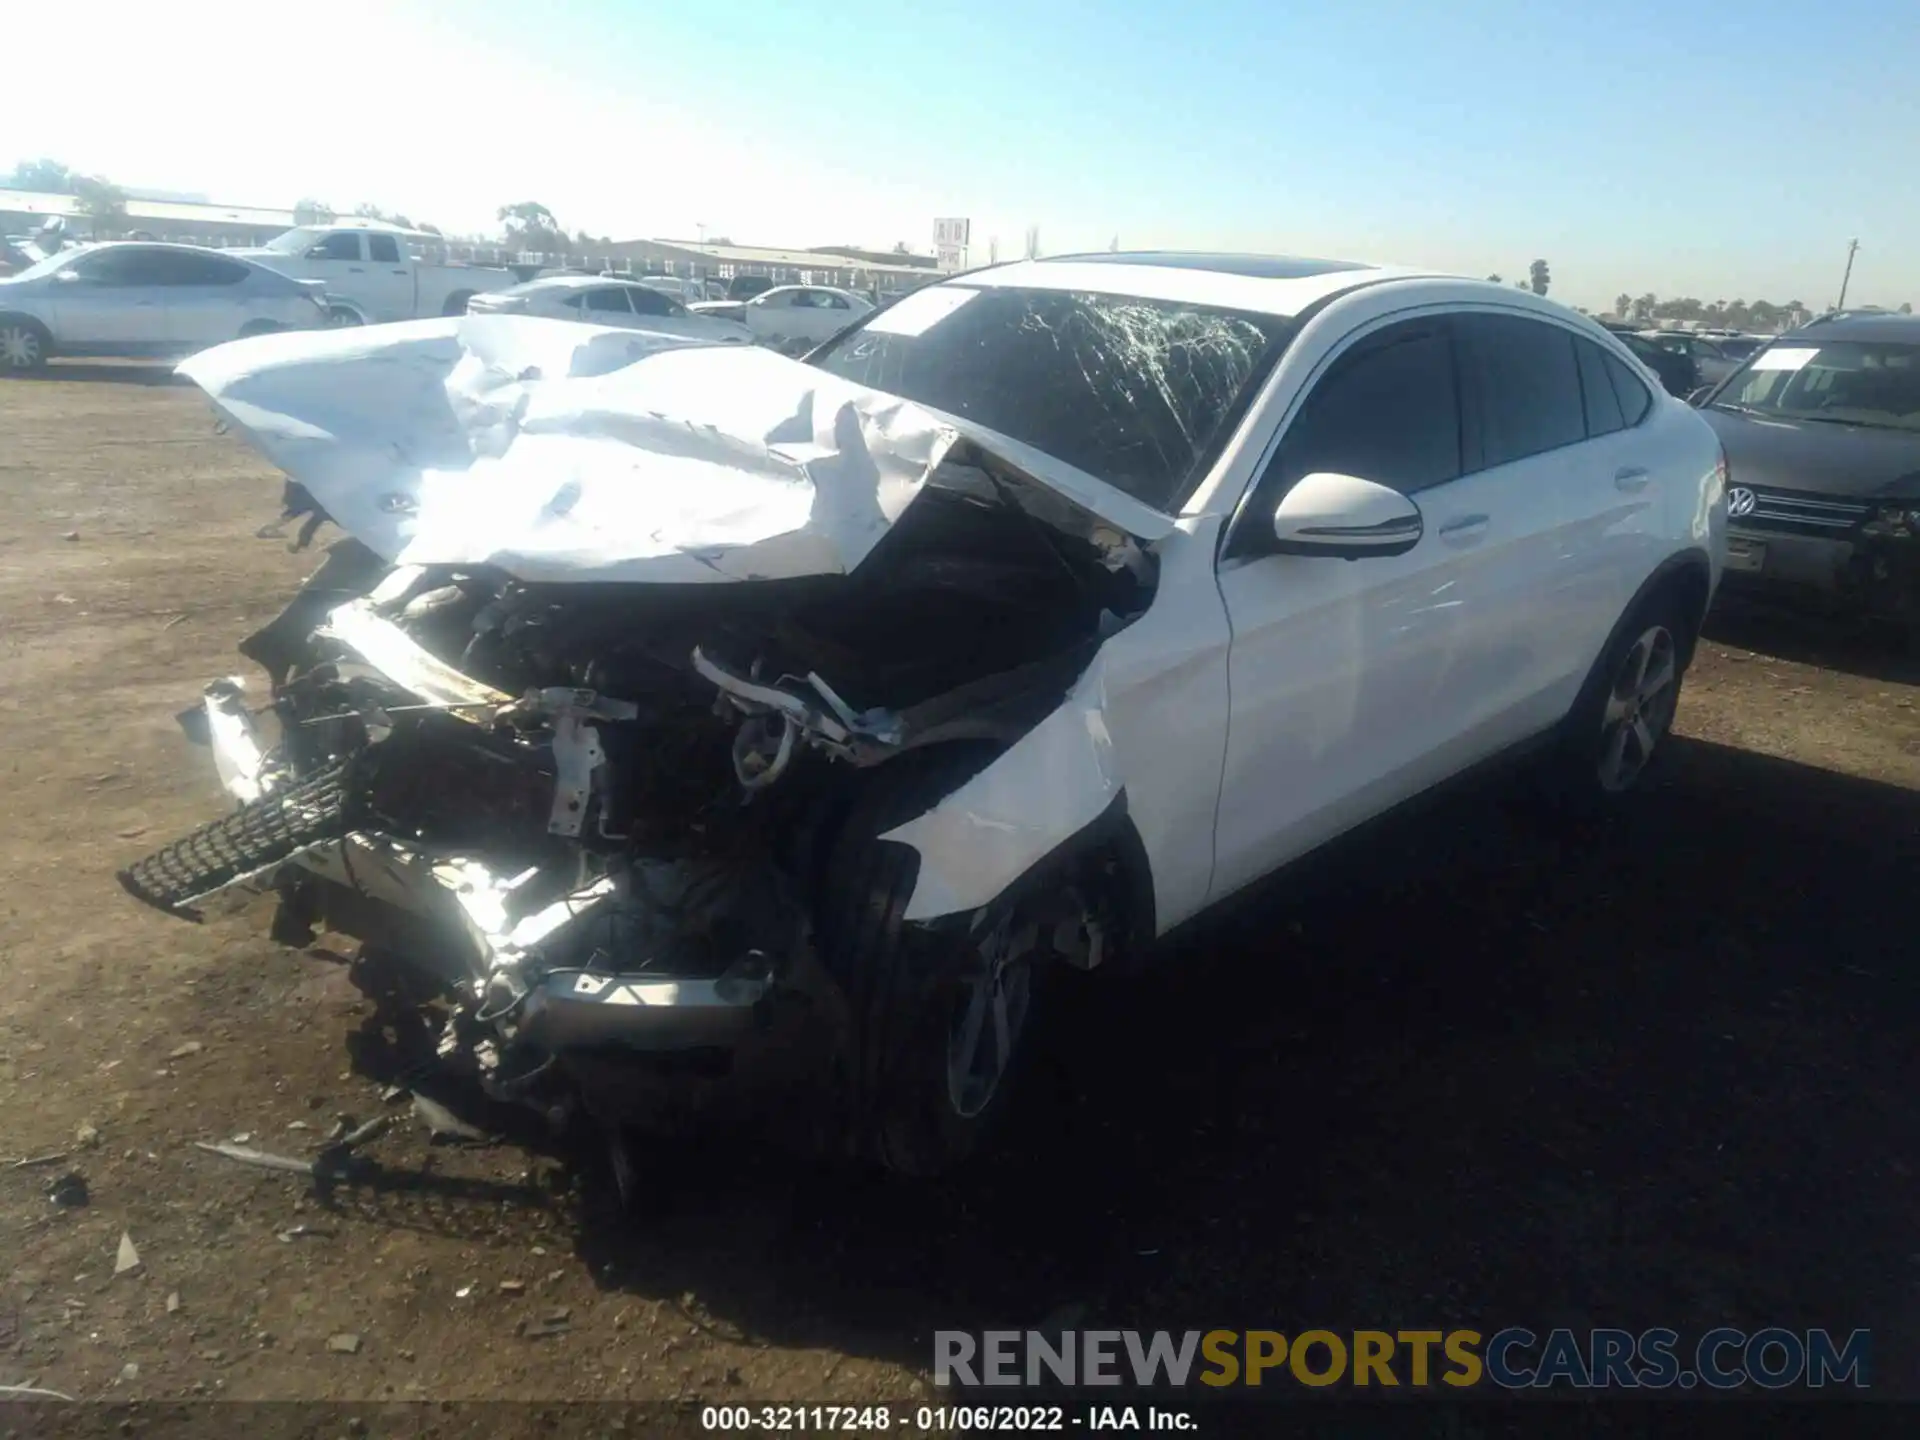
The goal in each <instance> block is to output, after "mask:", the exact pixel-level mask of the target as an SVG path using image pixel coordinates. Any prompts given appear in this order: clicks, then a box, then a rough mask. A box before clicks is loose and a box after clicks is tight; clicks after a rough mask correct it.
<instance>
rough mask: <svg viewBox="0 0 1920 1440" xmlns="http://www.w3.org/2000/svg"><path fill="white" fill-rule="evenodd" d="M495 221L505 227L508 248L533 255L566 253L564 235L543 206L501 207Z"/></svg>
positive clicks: (529, 202) (528, 203) (531, 203)
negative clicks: (497, 219) (497, 220)
mask: <svg viewBox="0 0 1920 1440" xmlns="http://www.w3.org/2000/svg"><path fill="white" fill-rule="evenodd" d="M498 218H499V219H500V220H501V221H502V222H503V223H504V224H505V225H506V227H507V245H508V246H509V247H510V248H512V249H515V250H525V251H528V252H530V253H532V254H535V255H564V254H566V253H567V232H566V231H564V230H562V229H561V228H560V222H559V221H558V220H555V219H554V218H553V212H552V211H551V210H549V209H548V208H547V207H546V206H544V205H541V204H539V203H537V202H536V201H532V200H523V201H521V202H520V203H519V204H518V205H502V206H501V207H500V211H499V216H498Z"/></svg>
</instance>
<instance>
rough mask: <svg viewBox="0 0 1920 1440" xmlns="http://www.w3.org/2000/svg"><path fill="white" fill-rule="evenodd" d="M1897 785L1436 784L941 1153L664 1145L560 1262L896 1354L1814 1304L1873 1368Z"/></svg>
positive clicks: (1695, 758) (1898, 1123)
mask: <svg viewBox="0 0 1920 1440" xmlns="http://www.w3.org/2000/svg"><path fill="white" fill-rule="evenodd" d="M1917 810H1920V807H1916V805H1915V803H1914V796H1913V795H1912V793H1911V792H1909V791H1906V790H1902V789H1899V788H1897V787H1893V786H1888V785H1883V784H1878V783H1875V782H1870V781H1863V780H1857V779H1852V778H1849V777H1844V776H1841V775H1837V774H1834V773H1831V772H1827V771H1823V770H1820V769H1816V768H1813V767H1809V766H1805V765H1800V764H1796V763H1792V762H1788V761H1783V760H1778V759H1772V758H1768V757H1764V756H1760V755H1755V754H1752V753H1749V752H1746V751H1741V750H1735V749H1731V748H1728V747H1724V746H1720V745H1716V744H1712V743H1708V742H1703V741H1697V740H1676V741H1674V743H1673V745H1672V753H1671V755H1670V756H1669V763H1668V765H1667V767H1666V770H1665V774H1664V777H1663V779H1662V780H1661V782H1660V783H1657V784H1656V785H1655V786H1654V787H1653V788H1652V789H1651V790H1650V791H1649V792H1647V793H1645V794H1644V795H1641V796H1638V797H1636V803H1635V804H1634V805H1633V806H1632V808H1631V810H1630V811H1629V813H1627V814H1626V815H1625V816H1623V817H1615V818H1614V819H1613V820H1612V821H1610V822H1608V823H1605V824H1601V825H1598V826H1593V827H1588V828H1584V829H1569V828H1568V827H1566V826H1564V825H1562V824H1558V823H1553V822H1552V821H1551V820H1550V819H1549V818H1543V817H1542V816H1540V815H1539V814H1538V813H1537V811H1536V810H1534V809H1533V808H1530V807H1529V806H1528V805H1527V804H1525V803H1523V802H1522V800H1521V798H1520V796H1519V794H1518V793H1517V792H1514V791H1509V790H1507V789H1504V788H1502V789H1497V790H1495V791H1494V792H1492V793H1481V794H1477V795H1474V796H1463V797H1461V798H1460V799H1459V800H1458V801H1457V802H1449V803H1448V804H1447V805H1445V806H1444V807H1442V808H1441V809H1439V810H1438V811H1436V812H1434V813H1431V814H1429V815H1427V816H1425V817H1423V818H1422V819H1421V820H1420V821H1419V822H1418V823H1416V824H1410V825H1407V826H1405V827H1403V828H1400V829H1397V830H1396V831H1395V832H1394V833H1392V834H1389V835H1385V836H1383V837H1382V838H1381V840H1380V842H1379V843H1378V844H1376V845H1372V846H1370V847H1369V849H1368V850H1367V852H1366V854H1365V855H1364V857H1363V858H1362V859H1361V861H1360V862H1359V863H1357V864H1351V863H1350V864H1347V865H1343V866H1342V867H1340V869H1339V871H1338V873H1330V874H1328V875H1327V876H1326V877H1325V880H1324V882H1323V883H1322V884H1321V885H1320V886H1318V887H1317V888H1316V891H1315V893H1314V894H1313V895H1312V896H1311V898H1307V899H1292V900H1289V901H1287V902H1286V903H1285V904H1279V903H1274V902H1272V901H1270V900H1265V899H1263V898H1262V897H1255V898H1254V900H1253V901H1252V902H1251V903H1248V904H1244V905H1240V906H1237V907H1235V910H1234V912H1233V913H1232V914H1231V915H1229V916H1227V917H1225V918H1223V919H1222V920H1221V921H1219V922H1217V923H1213V924H1210V925H1207V926H1205V927H1203V929H1201V930H1197V931H1195V932H1194V933H1192V934H1190V935H1187V936H1184V937H1182V939H1181V940H1180V941H1179V943H1178V944H1177V945H1176V947H1175V949H1174V952H1173V953H1172V954H1170V955H1169V956H1168V963H1167V964H1166V965H1165V966H1164V967H1163V968H1161V969H1160V970H1158V971H1157V973H1155V974H1153V975H1152V976H1151V977H1150V978H1148V979H1147V980H1146V981H1145V982H1144V983H1136V984H1133V985H1130V986H1125V987H1121V986H1112V987H1107V986H1101V987H1097V988H1096V989H1095V990H1092V991H1090V992H1089V993H1088V995H1087V996H1085V997H1083V998H1085V999H1086V1000H1087V1003H1085V1004H1084V1005H1082V1006H1080V1007H1078V1008H1077V1013H1076V1015H1075V1016H1074V1022H1073V1023H1072V1024H1071V1025H1070V1026H1067V1025H1059V1026H1057V1027H1056V1028H1055V1030H1054V1032H1053V1034H1052V1036H1051V1043H1050V1044H1049V1045H1048V1047H1047V1051H1046V1063H1045V1064H1044V1065H1043V1066H1042V1068H1041V1069H1040V1070H1039V1071H1038V1072H1037V1073H1035V1074H1032V1075H1030V1076H1029V1077H1028V1078H1029V1079H1030V1080H1031V1081H1032V1082H1033V1083H1032V1084H1031V1085H1030V1088H1029V1090H1028V1092H1027V1094H1026V1096H1025V1100H1026V1102H1027V1103H1026V1108H1025V1110H1024V1112H1023V1113H1022V1115H1021V1118H1020V1123H1019V1124H1018V1125H1017V1127H1016V1128H1015V1129H1014V1131H1013V1132H1012V1133H1011V1134H1010V1135H1009V1136H1008V1137H1007V1141H1008V1144H1007V1146H1006V1148H1005V1149H1004V1150H1003V1151H1002V1152H1001V1153H1000V1154H999V1155H998V1156H997V1158H995V1159H993V1160H991V1161H988V1162H984V1163H983V1164H982V1165H981V1166H980V1167H978V1168H976V1169H974V1170H972V1171H970V1172H968V1173H966V1174H965V1175H964V1176H962V1177H961V1178H958V1179H955V1180H951V1181H948V1182H946V1183H942V1184H916V1183H905V1182H899V1181H894V1180H889V1179H881V1178H872V1177H865V1176H852V1175H848V1174H846V1173H844V1172H836V1171H831V1170H828V1169H826V1168H824V1167H799V1166H795V1165H794V1164H793V1163H792V1162H791V1161H787V1160H777V1159H773V1158H767V1157H761V1156H757V1155H753V1154H746V1153H742V1152H741V1151H740V1150H738V1149H735V1148H730V1147H729V1146H728V1145H726V1144H725V1143H724V1142H723V1141H719V1140H716V1141H714V1142H713V1143H710V1144H708V1145H706V1146H704V1147H691V1148H678V1149H673V1150H664V1149H663V1150H660V1151H657V1152H652V1154H651V1159H650V1163H651V1164H652V1166H653V1169H654V1175H653V1180H654V1182H655V1183H656V1184H657V1185H658V1186H659V1188H660V1197H661V1198H660V1199H659V1200H658V1202H657V1203H656V1204H654V1205H653V1206H651V1207H650V1209H649V1210H648V1212H647V1213H646V1214H645V1215H644V1216H643V1217H642V1218H640V1219H638V1220H634V1219H632V1218H629V1217H623V1216H621V1215H619V1214H618V1213H616V1212H615V1209H614V1207H613V1203H612V1201H611V1199H610V1197H609V1196H608V1195H607V1194H606V1193H605V1192H604V1191H596V1192H593V1193H592V1194H590V1195H589V1198H588V1200H587V1201H586V1209H585V1212H584V1213H583V1214H582V1215H581V1217H580V1224H579V1230H578V1241H577V1244H578V1248H579V1251H580V1255H581V1258H582V1259H583V1260H584V1261H585V1262H586V1263H587V1264H588V1266H589V1269H590V1271H591V1273H592V1274H593V1275H594V1276H595V1277H596V1278H597V1280H598V1283H601V1284H603V1285H606V1286H609V1287H613V1288H619V1289H624V1290H629V1291H632V1292H635V1293H638V1294H644V1295H648V1296H653V1297H662V1298H670V1297H690V1298H692V1299H694V1300H695V1301H696V1302H697V1306H698V1311H699V1314H698V1316H697V1317H695V1323H699V1324H702V1325H704V1326H707V1327H708V1328H715V1329H717V1333H722V1334H726V1335H729V1336H744V1337H747V1338H749V1339H751V1340H754V1341H757V1342H764V1343H769V1344H776V1345H783V1346H823V1347H831V1348H833V1349H835V1350H838V1351H842V1352H848V1353H854V1354H861V1355H867V1356H871V1357H877V1358H883V1359H887V1360H892V1361H896V1362H899V1363H903V1364H907V1365H913V1366H925V1365H927V1364H928V1363H930V1360H931V1357H932V1353H933V1351H932V1332H933V1330H934V1329H935V1328H936V1327H939V1328H946V1327H957V1328H987V1327H995V1328H998V1327H1043V1328H1044V1327H1049V1326H1060V1327H1065V1326H1068V1325H1075V1324H1078V1325H1105V1326H1108V1327H1129V1326H1137V1327H1142V1328H1165V1329H1175V1330H1179V1329H1187V1328H1199V1329H1206V1328H1211V1327H1214V1326H1225V1327H1229V1328H1242V1327H1245V1326H1248V1325H1271V1326H1272V1327H1274V1328H1277V1329H1281V1330H1293V1329H1298V1328H1301V1327H1304V1326H1309V1325H1312V1326H1322V1327H1327V1328H1332V1329H1334V1330H1336V1331H1337V1330H1340V1329H1342V1328H1343V1327H1352V1326H1360V1327H1378V1328H1385V1329H1394V1328H1396V1327H1405V1326H1410V1325H1418V1326H1422V1327H1432V1328H1445V1327H1448V1326H1452V1325H1461V1324H1464V1325H1468V1326H1470V1327H1472V1328H1475V1329H1479V1330H1481V1331H1483V1332H1489V1331H1491V1330H1493V1329H1497V1328H1499V1327H1501V1326H1502V1325H1507V1324H1525V1325H1528V1326H1530V1327H1532V1328H1534V1329H1536V1330H1539V1331H1544V1330H1545V1329H1547V1328H1550V1327H1552V1326H1556V1325H1571V1326H1576V1327H1578V1326H1586V1325H1608V1324H1620V1325H1627V1326H1629V1327H1630V1328H1633V1329H1636V1330H1637V1329H1640V1328H1644V1327H1646V1326H1650V1325H1670V1326H1673V1327H1675V1328H1676V1329H1679V1330H1681V1331H1682V1332H1683V1333H1686V1332H1687V1331H1688V1330H1689V1329H1690V1328H1691V1329H1693V1330H1694V1331H1695V1332H1696V1333H1697V1331H1698V1330H1702V1329H1705V1328H1707V1327H1709V1326H1712V1325H1715V1324H1735V1325H1737V1324H1741V1323H1743V1322H1746V1323H1748V1324H1749V1326H1750V1328H1758V1327H1759V1326H1761V1325H1765V1324H1772V1323H1793V1324H1825V1325H1830V1326H1834V1327H1841V1328H1850V1327H1853V1326H1872V1327H1876V1335H1875V1354H1876V1356H1880V1355H1886V1356H1888V1357H1889V1358H1891V1357H1892V1356H1893V1355H1894V1354H1896V1353H1897V1352H1898V1351H1899V1350H1900V1348H1901V1347H1900V1345H1899V1343H1898V1339H1897V1335H1896V1333H1895V1332H1896V1331H1897V1329H1898V1322H1899V1320H1900V1317H1902V1316H1903V1315H1908V1316H1910V1315H1911V1314H1912V1306H1911V1303H1910V1301H1909V1299H1908V1296H1909V1293H1910V1291H1911V1288H1912V1282H1911V1275H1910V1271H1911V1266H1910V1265H1909V1263H1908V1261H1909V1260H1910V1259H1911V1258H1912V1257H1911V1256H1910V1254H1909V1252H1910V1251H1911V1250H1912V1249H1913V1246H1912V1241H1911V1199H1912V1184H1913V1181H1912V1172H1911V1170H1909V1169H1908V1168H1907V1164H1908V1162H1907V1160H1906V1159H1905V1158H1903V1157H1910V1156H1912V1155H1913V1154H1914V1152H1915V1150H1916V1148H1920V1110H1916V1108H1915V1107H1914V1106H1913V1104H1912V1096H1913V1094H1914V1093H1915V1089H1916V1086H1917V1085H1920V1060H1917V1059H1916V1058H1915V1055H1914V1049H1913V1045H1912V1036H1913V1033H1914V1027H1915V1022H1916V1019H1920V1005H1917V1004H1916V999H1917V997H1920V991H1917V990H1916V980H1915V975H1914V973H1913V970H1912V967H1911V966H1910V965H1909V964H1907V963H1906V962H1907V960H1908V957H1910V955H1911V953H1912V949H1911V944H1910V939H1909V937H1910V936H1911V934H1912V908H1911V899H1910V896H1911V890H1912V885H1911V877H1912V875H1913V874H1914V873H1915V864H1916V861H1920V846H1917V845H1916V812H1917ZM684 1303H685V1301H684V1300H683V1304H684ZM1909 1338H1911V1337H1909ZM1906 1348H1907V1349H1908V1350H1909V1351H1910V1350H1911V1348H1912V1347H1911V1346H1908V1347H1906ZM1917 1378H1920V1376H1916V1375H1907V1376H1906V1380H1907V1382H1908V1383H1909V1384H1910V1385H1911V1384H1912V1383H1913V1382H1914V1381H1915V1380H1916V1379H1917ZM1898 1381H1899V1377H1897V1376H1894V1375H1891V1374H1883V1373H1882V1372H1881V1371H1878V1370H1877V1371H1876V1374H1875V1383H1876V1385H1883V1384H1896V1383H1898ZM796 1398H798V1397H796Z"/></svg>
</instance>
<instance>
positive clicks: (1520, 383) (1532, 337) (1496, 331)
mask: <svg viewBox="0 0 1920 1440" xmlns="http://www.w3.org/2000/svg"><path fill="white" fill-rule="evenodd" d="M1454 323H1455V324H1456V326H1457V327H1458V329H1457V330H1456V334H1457V335H1458V336H1459V338H1460V344H1461V363H1462V365H1463V366H1464V367H1465V369H1466V372H1467V374H1468V376H1469V377H1470V378H1471V390H1472V393H1473V395H1474V402H1475V406H1476V414H1477V415H1478V417H1479V421H1480V437H1481V447H1482V456H1483V458H1482V461H1481V463H1482V464H1483V465H1484V466H1485V467H1486V468H1487V469H1489V470H1490V469H1492V468H1493V467H1494V466H1496V465H1510V464H1512V463H1513V462H1514V461H1516V460H1524V459H1526V458H1527V457H1528V456H1530V455H1540V454H1544V453H1545V452H1547V451H1549V450H1558V449H1559V448H1560V447H1561V446H1563V445H1574V444H1577V443H1579V442H1580V441H1582V440H1585V439H1586V438H1587V417H1586V407H1585V404H1584V403H1583V401H1582V400H1581V395H1580V369H1579V365H1578V363H1577V362H1576V361H1575V359H1574V353H1573V336H1572V335H1571V334H1569V333H1568V332H1567V331H1565V330H1562V329H1561V328H1560V327H1559V326H1557V325H1550V324H1548V323H1547V322H1546V321H1544V320H1530V319H1527V318H1525V317H1523V316H1519V315H1471V314H1470V315H1460V316H1457V317H1455V322H1454Z"/></svg>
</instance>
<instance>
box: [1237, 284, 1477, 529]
mask: <svg viewBox="0 0 1920 1440" xmlns="http://www.w3.org/2000/svg"><path fill="white" fill-rule="evenodd" d="M1320 470H1330V471H1333V472H1335V473H1337V474H1341V475H1356V476H1358V477H1360V478H1361V479H1363V480H1372V481H1375V482H1377V483H1379V484H1381V485H1391V486H1392V487H1393V488H1394V489H1396V490H1398V491H1400V492H1402V493H1403V494H1407V495H1412V494H1415V493H1417V492H1419V491H1421V490H1425V489H1428V488H1429V487H1431V486H1434V485H1443V484H1445V483H1446V482H1447V481H1449V480H1454V479H1458V478H1459V475H1460V470H1461V465H1460V402H1459V394H1458V387H1457V386H1456V384H1455V378H1454V367H1453V347H1452V345H1451V344H1450V343H1449V340H1448V336H1447V329H1446V327H1445V325H1443V324H1441V323H1438V322H1435V321H1431V320H1418V321H1413V322H1410V323H1407V324H1402V325H1393V326H1389V327H1388V328H1387V329H1385V330H1382V331H1381V332H1380V333H1379V334H1377V335H1372V336H1369V337H1368V338H1367V339H1365V340H1362V341H1361V342H1360V343H1359V344H1358V345H1357V346H1355V347H1354V348H1353V349H1351V350H1349V351H1348V352H1347V353H1346V354H1345V355H1343V356H1341V357H1340V359H1339V360H1337V361H1335V362H1334V365H1333V368H1332V369H1331V370H1329V371H1328V372H1327V374H1326V375H1325V376H1324V377H1322V378H1321V379H1320V380H1319V381H1318V382H1317V383H1316V384H1315V385H1314V387H1313V389H1312V391H1311V392H1309V394H1308V395H1307V398H1306V403H1305V404H1304V405H1302V406H1301V408H1300V411H1299V413H1298V414H1296V415H1295V416H1294V419H1293V423H1292V424H1291V425H1289V426H1288V427H1287V433H1286V437H1285V438H1284V439H1283V440H1282V441H1281V442H1280V449H1279V451H1278V453H1276V454H1275V456H1274V459H1273V467H1272V469H1271V470H1269V471H1268V473H1267V476H1266V477H1265V478H1264V479H1263V480H1262V481H1261V489H1262V491H1263V492H1264V493H1263V494H1262V496H1261V501H1262V503H1263V504H1278V503H1279V500H1280V497H1281V496H1282V495H1284V494H1285V493H1286V492H1287V490H1288V489H1289V488H1291V487H1292V485H1293V484H1294V482H1295V481H1297V480H1299V479H1300V478H1301V476H1303V475H1311V474H1313V473H1314V472H1315V471H1320Z"/></svg>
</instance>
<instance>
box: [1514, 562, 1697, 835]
mask: <svg viewBox="0 0 1920 1440" xmlns="http://www.w3.org/2000/svg"><path fill="white" fill-rule="evenodd" d="M1698 628H1699V625H1698V618H1697V617H1695V616H1693V615H1692V614H1691V613H1690V612H1689V607H1688V606H1687V605H1686V604H1685V603H1684V602H1683V600H1682V597H1681V596H1680V594H1679V593H1678V591H1676V590H1674V589H1671V588H1668V589H1661V590H1658V591H1656V592H1655V593H1654V594H1652V595H1649V596H1648V597H1647V598H1646V599H1644V600H1642V601H1641V602H1640V604H1639V605H1637V606H1636V607H1635V608H1634V609H1633V611H1632V612H1631V613H1630V614H1629V616H1628V618H1627V620H1626V623H1624V624H1623V625H1621V626H1620V628H1619V630H1618V631H1617V632H1616V633H1615V635H1614V637H1613V639H1612V641H1611V643H1609V645H1608V646H1607V650H1606V653H1604V654H1603V655H1602V656H1601V657H1600V659H1599V660H1598V661H1596V662H1595V664H1594V667H1593V670H1592V672H1591V674H1589V676H1588V677H1587V683H1586V684H1585V685H1584V686H1583V687H1582V688H1581V691H1580V696H1579V698H1578V699H1577V700H1575V701H1574V705H1573V708H1572V710H1570V711H1569V712H1568V713H1567V718H1566V721H1565V722H1564V724H1563V726H1562V730H1561V735H1560V739H1559V743H1558V744H1557V745H1556V746H1555V749H1554V754H1553V756H1552V758H1551V761H1550V764H1549V776H1548V778H1549V782H1550V790H1551V793H1552V795H1553V798H1554V799H1555V800H1556V801H1558V802H1559V803H1560V804H1561V805H1563V806H1565V807H1567V808H1569V809H1571V810H1573V811H1575V812H1576V813H1579V814H1594V813H1600V812H1605V811H1608V810H1612V809H1614V808H1617V807H1618V806H1619V805H1620V803H1621V802H1622V801H1623V800H1624V799H1625V797H1626V796H1627V795H1629V794H1630V793H1632V792H1633V791H1634V790H1636V789H1639V788H1641V787H1642V784H1643V782H1644V781H1645V780H1646V778H1647V776H1648V774H1649V773H1655V767H1656V765H1657V762H1658V761H1659V760H1660V759H1661V757H1662V756H1664V754H1665V753H1666V743H1665V742H1666V740H1667V737H1668V735H1669V734H1670V733H1671V731H1672V729H1673V720H1674V715H1675V713H1676V711H1677V710H1678V708H1679V704H1680V686H1681V682H1682V681H1683V680H1684V679H1685V678H1686V669H1687V665H1688V663H1689V661H1690V660H1691V658H1692V656H1693V649H1694V641H1695V639H1696V632H1697V631H1698Z"/></svg>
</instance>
